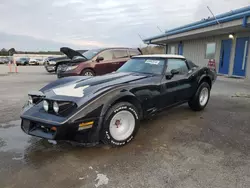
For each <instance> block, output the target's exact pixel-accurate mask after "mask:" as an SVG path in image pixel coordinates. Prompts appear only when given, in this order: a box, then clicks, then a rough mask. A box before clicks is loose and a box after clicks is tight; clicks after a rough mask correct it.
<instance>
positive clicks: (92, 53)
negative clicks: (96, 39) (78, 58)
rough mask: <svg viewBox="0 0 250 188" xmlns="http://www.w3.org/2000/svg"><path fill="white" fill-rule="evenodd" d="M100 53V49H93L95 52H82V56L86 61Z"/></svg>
mask: <svg viewBox="0 0 250 188" xmlns="http://www.w3.org/2000/svg"><path fill="white" fill-rule="evenodd" d="M100 51H101V49H95V50H89V51H86V52H84V53H83V54H82V55H83V56H84V57H86V58H87V59H92V58H93V57H95V56H96V54H98V53H99V52H100Z"/></svg>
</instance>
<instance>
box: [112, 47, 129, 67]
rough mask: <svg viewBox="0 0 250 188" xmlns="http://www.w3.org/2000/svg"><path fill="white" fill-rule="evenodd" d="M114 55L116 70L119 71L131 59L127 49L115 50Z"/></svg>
mask: <svg viewBox="0 0 250 188" xmlns="http://www.w3.org/2000/svg"><path fill="white" fill-rule="evenodd" d="M113 54H114V59H113V62H112V63H113V64H114V67H115V70H117V69H119V68H120V67H121V66H122V65H123V64H124V63H125V62H127V61H128V60H129V59H130V58H129V54H128V51H127V49H116V50H113Z"/></svg>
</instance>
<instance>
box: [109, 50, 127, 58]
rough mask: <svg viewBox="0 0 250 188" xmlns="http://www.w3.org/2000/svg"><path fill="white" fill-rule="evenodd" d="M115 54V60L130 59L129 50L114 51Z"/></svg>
mask: <svg viewBox="0 0 250 188" xmlns="http://www.w3.org/2000/svg"><path fill="white" fill-rule="evenodd" d="M113 53H114V58H115V59H119V58H126V57H128V52H127V50H113Z"/></svg>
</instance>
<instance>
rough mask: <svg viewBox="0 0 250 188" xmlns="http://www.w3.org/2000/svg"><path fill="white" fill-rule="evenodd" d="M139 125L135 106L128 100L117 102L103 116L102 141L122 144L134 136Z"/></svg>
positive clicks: (113, 144) (115, 144)
mask: <svg viewBox="0 0 250 188" xmlns="http://www.w3.org/2000/svg"><path fill="white" fill-rule="evenodd" d="M139 127H140V120H139V113H138V110H137V109H136V107H135V106H134V105H132V104H131V103H128V102H120V103H117V104H115V105H114V106H113V107H111V108H110V109H109V111H108V113H107V114H106V116H105V119H104V122H103V130H102V141H103V142H104V143H105V144H109V145H112V146H123V145H125V144H127V143H128V142H130V141H131V140H132V139H133V138H134V136H135V135H136V133H137V131H138V129H139Z"/></svg>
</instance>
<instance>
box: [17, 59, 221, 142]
mask: <svg viewBox="0 0 250 188" xmlns="http://www.w3.org/2000/svg"><path fill="white" fill-rule="evenodd" d="M215 79H216V73H214V72H213V71H211V70H210V69H208V68H207V67H203V68H201V67H198V66H196V65H195V64H193V63H192V62H190V61H187V60H186V59H185V58H184V57H183V56H177V55H142V56H136V57H133V58H132V59H131V60H129V61H128V62H127V63H125V64H124V65H123V66H122V67H121V68H120V69H118V70H117V71H116V72H114V73H110V74H106V75H103V76H96V77H90V76H78V77H77V76H76V77H67V78H63V79H60V80H56V81H54V82H52V83H50V84H48V85H47V86H45V87H43V88H42V89H40V91H38V92H33V93H30V94H29V100H28V102H27V104H26V105H25V106H24V108H23V112H22V115H21V119H22V123H21V128H22V130H23V131H24V132H25V133H27V134H29V135H33V136H37V137H42V138H46V139H52V140H71V141H77V142H81V143H99V142H100V141H101V142H104V143H106V144H110V145H114V146H122V145H125V144H126V143H128V142H130V141H131V140H132V139H133V138H134V136H135V135H136V133H137V131H138V129H139V127H140V120H142V119H144V118H147V117H150V116H152V115H154V114H155V113H157V112H159V111H161V110H164V109H166V108H170V107H174V106H176V105H180V104H183V103H185V102H188V104H189V106H190V108H191V109H192V110H195V111H199V110H203V109H204V108H205V106H206V105H207V103H208V101H209V97H210V90H211V88H212V84H213V82H214V81H215Z"/></svg>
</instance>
